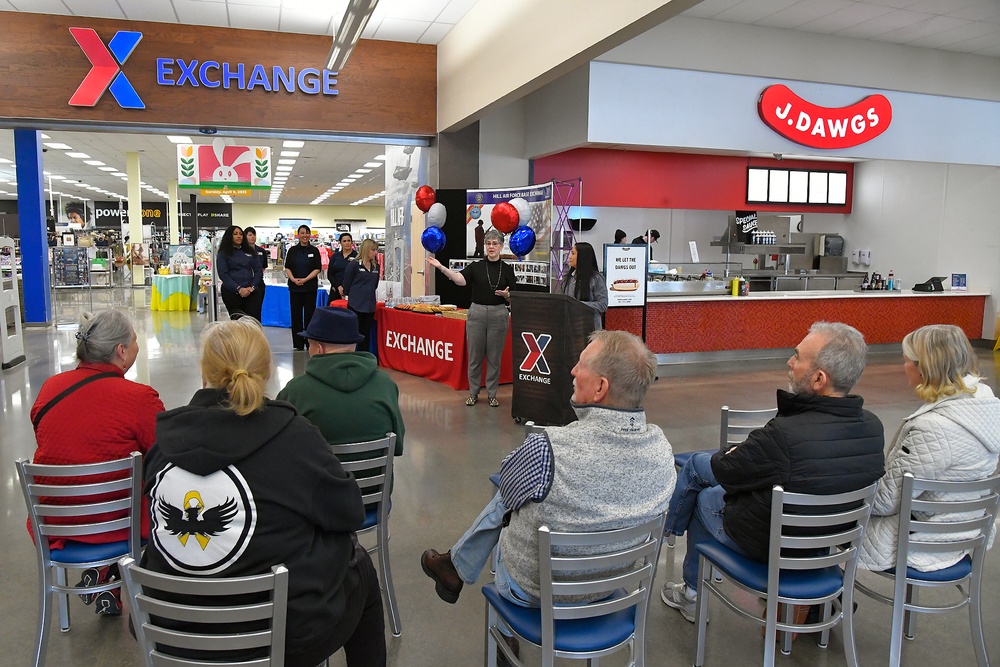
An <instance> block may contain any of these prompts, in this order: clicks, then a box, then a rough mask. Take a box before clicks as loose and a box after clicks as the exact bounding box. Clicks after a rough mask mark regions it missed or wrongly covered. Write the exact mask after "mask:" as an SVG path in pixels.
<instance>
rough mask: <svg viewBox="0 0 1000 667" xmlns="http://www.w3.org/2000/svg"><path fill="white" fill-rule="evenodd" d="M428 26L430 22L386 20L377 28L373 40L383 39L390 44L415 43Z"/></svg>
mask: <svg viewBox="0 0 1000 667" xmlns="http://www.w3.org/2000/svg"><path fill="white" fill-rule="evenodd" d="M430 25H431V24H430V21H408V20H406V19H394V18H386V19H383V20H382V24H381V25H380V26H379V27H378V31H377V32H376V33H375V39H385V40H388V41H391V42H416V41H417V40H418V39H420V36H421V35H423V34H424V31H425V30H427V28H429V27H430Z"/></svg>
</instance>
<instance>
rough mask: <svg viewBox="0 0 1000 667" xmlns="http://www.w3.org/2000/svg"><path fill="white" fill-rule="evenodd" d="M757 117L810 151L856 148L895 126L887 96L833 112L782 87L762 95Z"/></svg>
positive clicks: (768, 89)
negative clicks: (816, 149) (890, 124)
mask: <svg viewBox="0 0 1000 667" xmlns="http://www.w3.org/2000/svg"><path fill="white" fill-rule="evenodd" d="M757 113H758V114H760V118H761V120H763V121H764V124H765V125H767V126H768V127H770V128H771V129H772V130H774V131H775V132H777V133H778V134H780V135H781V136H783V137H785V138H786V139H789V140H790V141H794V142H795V143H797V144H802V145H803V146H809V147H811V148H830V149H834V148H850V147H851V146H857V145H859V144H863V143H865V142H866V141H871V140H872V139H874V138H875V137H877V136H878V135H880V134H882V133H883V132H885V131H886V129H888V127H889V123H890V122H892V106H890V104H889V100H887V99H886V98H885V96H884V95H869V96H868V97H866V98H864V99H863V100H860V101H859V102H855V103H854V104H851V105H850V106H846V107H837V108H831V107H822V106H819V105H817V104H813V103H812V102H807V101H806V100H804V99H802V98H801V97H799V96H798V95H796V94H795V93H793V92H792V91H791V90H789V89H788V87H787V86H782V85H780V84H779V85H774V86H768V87H767V88H765V89H764V92H762V93H761V94H760V99H758V100H757Z"/></svg>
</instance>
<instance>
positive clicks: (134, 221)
mask: <svg viewBox="0 0 1000 667" xmlns="http://www.w3.org/2000/svg"><path fill="white" fill-rule="evenodd" d="M125 173H126V174H128V235H129V243H131V244H133V245H134V244H136V243H142V187H141V186H140V185H139V182H140V176H139V154H138V153H125ZM131 251H132V248H131V246H129V247H128V248H125V252H131ZM147 259H148V258H147ZM144 284H146V267H145V266H136V265H135V264H133V265H132V285H133V286H137V285H144Z"/></svg>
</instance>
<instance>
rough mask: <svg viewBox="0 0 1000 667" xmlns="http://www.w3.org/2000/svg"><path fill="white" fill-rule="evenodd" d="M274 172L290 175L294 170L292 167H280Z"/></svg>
mask: <svg viewBox="0 0 1000 667" xmlns="http://www.w3.org/2000/svg"><path fill="white" fill-rule="evenodd" d="M274 170H275V171H276V172H278V173H279V174H287V173H289V172H290V171H291V170H292V168H291V167H281V166H279V167H275V168H274Z"/></svg>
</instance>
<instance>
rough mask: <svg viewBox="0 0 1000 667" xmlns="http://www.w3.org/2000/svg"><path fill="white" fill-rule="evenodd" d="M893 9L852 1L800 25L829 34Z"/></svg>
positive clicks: (801, 28)
mask: <svg viewBox="0 0 1000 667" xmlns="http://www.w3.org/2000/svg"><path fill="white" fill-rule="evenodd" d="M891 11H892V8H890V7H879V6H877V5H860V6H859V5H857V4H853V3H852V4H851V5H850V6H848V7H841V8H840V9H839V10H837V11H835V12H833V13H831V14H827V15H826V16H824V17H823V18H819V19H816V20H815V21H809V22H807V23H803V24H802V25H801V26H799V29H800V30H805V31H807V32H818V33H821V34H827V35H829V34H836V33H838V32H840V31H841V30H844V29H846V28H850V27H853V26H856V25H859V24H862V23H865V22H867V21H871V20H872V19H875V18H878V17H879V16H883V15H885V14H888V13H889V12H891Z"/></svg>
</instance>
